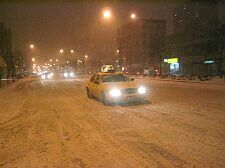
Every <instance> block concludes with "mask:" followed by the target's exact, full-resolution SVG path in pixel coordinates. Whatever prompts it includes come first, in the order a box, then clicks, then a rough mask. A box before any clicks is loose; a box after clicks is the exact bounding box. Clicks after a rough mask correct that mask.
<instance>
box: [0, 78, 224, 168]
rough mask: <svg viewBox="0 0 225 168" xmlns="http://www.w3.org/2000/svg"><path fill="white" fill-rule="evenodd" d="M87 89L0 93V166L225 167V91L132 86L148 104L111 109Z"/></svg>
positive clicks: (25, 84)
mask: <svg viewBox="0 0 225 168" xmlns="http://www.w3.org/2000/svg"><path fill="white" fill-rule="evenodd" d="M86 82H87V80H86V78H82V77H80V78H78V79H76V80H51V81H47V82H45V81H40V80H39V79H37V78H34V77H33V78H31V77H30V78H26V79H23V80H21V81H19V82H17V83H15V84H13V85H11V86H9V87H7V88H4V89H2V90H0V167H4V168H14V167H17V168H41V167H43V168H95V167H104V168H139V167H140V168H141V167H145V168H148V167H152V168H154V167H159V168H161V167H162V168H163V167H188V168H190V167H196V168H199V167H202V168H212V167H213V168H217V167H218V168H223V167H225V157H224V156H225V86H223V85H206V84H194V83H193V84H192V83H179V82H169V81H168V82H165V81H151V80H142V79H138V80H137V82H139V83H142V85H145V86H147V87H148V88H149V96H148V100H149V101H150V102H149V103H144V104H137V105H127V106H113V107H112V106H103V105H102V104H101V103H100V102H98V101H96V100H93V99H88V98H87V96H86V93H85V89H84V86H85V83H86Z"/></svg>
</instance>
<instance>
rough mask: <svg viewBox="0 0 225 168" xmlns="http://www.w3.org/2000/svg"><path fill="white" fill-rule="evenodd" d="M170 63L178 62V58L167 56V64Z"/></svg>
mask: <svg viewBox="0 0 225 168" xmlns="http://www.w3.org/2000/svg"><path fill="white" fill-rule="evenodd" d="M172 63H178V58H169V59H168V64H172Z"/></svg>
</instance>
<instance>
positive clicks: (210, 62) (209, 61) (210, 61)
mask: <svg viewBox="0 0 225 168" xmlns="http://www.w3.org/2000/svg"><path fill="white" fill-rule="evenodd" d="M214 62H215V61H213V60H207V61H204V64H213V63H214Z"/></svg>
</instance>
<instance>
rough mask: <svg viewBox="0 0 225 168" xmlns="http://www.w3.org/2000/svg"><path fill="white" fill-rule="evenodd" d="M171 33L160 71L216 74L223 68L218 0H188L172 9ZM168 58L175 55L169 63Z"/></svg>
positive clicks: (221, 27)
mask: <svg viewBox="0 0 225 168" xmlns="http://www.w3.org/2000/svg"><path fill="white" fill-rule="evenodd" d="M173 17H174V21H173V22H174V24H173V26H174V27H173V28H174V34H172V35H169V36H167V37H166V50H165V54H164V57H163V59H162V60H161V61H162V66H163V69H162V70H163V72H165V73H170V74H173V73H175V74H185V75H200V74H206V75H218V74H220V73H221V72H222V71H223V59H224V47H223V46H224V35H223V31H224V28H223V26H222V25H221V24H219V21H218V12H217V3H210V2H202V1H201V2H198V1H190V2H187V3H184V4H182V5H179V6H178V7H176V8H175V9H174V12H173ZM169 58H178V59H177V60H178V61H177V62H176V61H175V62H172V63H168V62H167V61H168V59H169Z"/></svg>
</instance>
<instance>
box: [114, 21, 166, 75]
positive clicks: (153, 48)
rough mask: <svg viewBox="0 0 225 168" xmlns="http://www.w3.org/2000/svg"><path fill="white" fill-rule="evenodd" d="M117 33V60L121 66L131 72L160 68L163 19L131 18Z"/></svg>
mask: <svg viewBox="0 0 225 168" xmlns="http://www.w3.org/2000/svg"><path fill="white" fill-rule="evenodd" d="M117 34H118V35H117V36H118V37H117V42H118V53H117V58H118V59H117V61H118V62H119V63H120V65H121V66H124V67H126V68H127V69H128V71H129V72H131V73H136V72H143V70H144V69H150V70H151V71H154V70H156V69H160V60H161V56H162V52H163V49H164V37H165V35H166V22H165V21H163V20H154V19H138V20H133V21H131V22H129V23H128V24H126V25H124V26H122V27H120V28H119V29H118V31H117Z"/></svg>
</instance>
